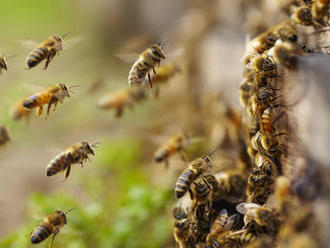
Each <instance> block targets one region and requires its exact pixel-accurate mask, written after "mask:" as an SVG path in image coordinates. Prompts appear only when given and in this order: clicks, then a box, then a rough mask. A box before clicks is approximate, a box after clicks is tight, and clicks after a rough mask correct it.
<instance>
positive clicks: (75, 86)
mask: <svg viewBox="0 0 330 248" xmlns="http://www.w3.org/2000/svg"><path fill="white" fill-rule="evenodd" d="M77 87H79V85H78V84H76V85H71V86H69V89H71V88H77Z"/></svg>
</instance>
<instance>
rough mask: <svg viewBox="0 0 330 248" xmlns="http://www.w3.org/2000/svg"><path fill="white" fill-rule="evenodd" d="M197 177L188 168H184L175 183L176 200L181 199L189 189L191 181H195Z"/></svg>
mask: <svg viewBox="0 0 330 248" xmlns="http://www.w3.org/2000/svg"><path fill="white" fill-rule="evenodd" d="M197 177H198V175H197V174H196V172H195V171H194V170H193V169H191V168H190V167H188V168H186V169H185V170H184V171H183V172H182V173H181V175H180V176H179V178H178V180H177V181H176V183H175V189H174V190H175V195H176V197H177V198H181V197H182V196H184V194H185V193H186V192H187V191H188V189H189V188H190V185H191V184H192V182H193V181H195V180H196V178H197Z"/></svg>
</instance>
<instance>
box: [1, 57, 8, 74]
mask: <svg viewBox="0 0 330 248" xmlns="http://www.w3.org/2000/svg"><path fill="white" fill-rule="evenodd" d="M7 69H8V68H7V60H6V58H5V56H4V55H2V56H0V74H1V73H2V70H6V71H7Z"/></svg>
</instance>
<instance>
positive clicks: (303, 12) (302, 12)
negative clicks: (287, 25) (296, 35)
mask: <svg viewBox="0 0 330 248" xmlns="http://www.w3.org/2000/svg"><path fill="white" fill-rule="evenodd" d="M293 20H294V21H295V22H296V23H297V24H301V25H304V26H310V25H313V15H312V9H311V7H310V6H306V5H303V6H301V7H299V8H297V9H296V10H295V12H294V13H293Z"/></svg>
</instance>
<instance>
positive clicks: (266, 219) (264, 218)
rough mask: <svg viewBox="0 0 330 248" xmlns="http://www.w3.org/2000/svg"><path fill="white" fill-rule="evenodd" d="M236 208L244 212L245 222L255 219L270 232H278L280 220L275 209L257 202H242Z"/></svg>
mask: <svg viewBox="0 0 330 248" xmlns="http://www.w3.org/2000/svg"><path fill="white" fill-rule="evenodd" d="M236 210H237V211H238V212H239V213H241V214H244V223H249V222H250V221H252V220H253V221H255V222H256V223H257V224H258V225H260V226H263V227H266V229H267V231H268V232H269V233H277V231H278V228H279V225H280V222H279V219H278V213H276V212H275V210H273V209H271V208H268V207H264V206H260V205H258V204H255V203H246V202H243V203H240V204H238V205H237V206H236Z"/></svg>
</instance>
